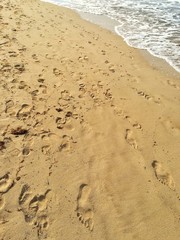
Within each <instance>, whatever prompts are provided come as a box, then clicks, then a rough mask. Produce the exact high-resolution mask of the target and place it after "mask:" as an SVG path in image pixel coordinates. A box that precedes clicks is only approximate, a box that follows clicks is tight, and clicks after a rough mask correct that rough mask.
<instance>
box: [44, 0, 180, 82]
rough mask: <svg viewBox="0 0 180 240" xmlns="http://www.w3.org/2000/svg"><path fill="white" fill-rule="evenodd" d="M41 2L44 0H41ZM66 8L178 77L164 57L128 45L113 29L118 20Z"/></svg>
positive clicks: (156, 66)
mask: <svg viewBox="0 0 180 240" xmlns="http://www.w3.org/2000/svg"><path fill="white" fill-rule="evenodd" d="M42 2H46V1H43V0H42ZM47 3H50V4H54V5H56V6H59V7H64V6H63V5H59V4H56V3H51V2H48V1H47ZM65 8H67V9H70V10H72V11H74V12H76V13H77V14H78V15H80V16H81V18H82V19H84V20H86V21H89V22H90V23H93V24H96V25H98V26H101V27H102V28H104V29H107V30H110V31H111V32H113V33H114V34H116V35H117V36H119V37H120V38H121V39H123V41H124V42H125V43H126V44H127V45H128V46H129V47H131V48H134V49H137V50H139V51H140V53H142V56H143V57H144V59H145V60H146V61H148V62H149V63H150V65H151V66H152V67H154V68H156V69H159V70H160V71H161V72H165V73H166V74H167V75H168V76H169V77H170V76H171V74H172V76H173V77H175V78H177V79H178V78H179V79H180V72H178V71H177V70H176V69H175V68H174V67H173V66H172V65H171V64H170V63H168V62H167V61H166V60H165V59H163V58H162V57H157V56H155V55H153V54H152V53H150V52H149V51H148V50H146V49H141V48H136V47H133V46H131V45H129V44H128V43H127V42H126V40H125V39H124V38H123V37H122V36H121V35H119V34H118V33H117V32H116V31H115V26H116V25H118V21H116V20H113V19H111V18H110V17H108V16H104V15H97V14H93V13H85V12H81V11H79V10H76V9H73V8H70V7H65Z"/></svg>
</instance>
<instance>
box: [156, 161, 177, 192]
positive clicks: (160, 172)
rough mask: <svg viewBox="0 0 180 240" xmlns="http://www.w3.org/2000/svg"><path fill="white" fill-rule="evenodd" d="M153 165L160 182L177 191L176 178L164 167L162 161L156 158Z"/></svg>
mask: <svg viewBox="0 0 180 240" xmlns="http://www.w3.org/2000/svg"><path fill="white" fill-rule="evenodd" d="M152 167H153V168H154V171H155V175H156V177H157V179H158V180H159V182H161V183H162V184H164V185H166V186H168V187H169V188H170V189H172V190H173V191H175V182H174V179H173V177H172V176H171V174H170V173H169V172H168V171H166V170H165V169H164V168H163V167H162V165H161V163H159V162H158V161H156V160H155V161H153V163H152Z"/></svg>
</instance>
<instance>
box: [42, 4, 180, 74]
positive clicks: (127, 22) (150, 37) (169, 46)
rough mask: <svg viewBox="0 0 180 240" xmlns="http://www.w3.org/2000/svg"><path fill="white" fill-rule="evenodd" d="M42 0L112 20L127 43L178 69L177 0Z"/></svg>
mask: <svg viewBox="0 0 180 240" xmlns="http://www.w3.org/2000/svg"><path fill="white" fill-rule="evenodd" d="M44 1H47V2H51V3H55V4H57V5H62V6H65V7H69V8H72V9H76V10H78V11H82V12H86V13H93V14H98V15H99V14H100V15H105V16H108V17H109V18H111V19H114V20H116V21H117V25H116V26H115V27H114V28H115V31H116V33H117V34H118V35H120V36H122V37H123V38H124V39H125V41H126V42H127V43H128V44H129V45H130V46H133V47H136V48H140V49H146V50H148V51H149V52H150V53H151V54H153V55H154V56H157V57H160V58H163V59H165V60H166V61H167V62H168V63H169V64H170V65H171V66H173V67H174V68H175V69H176V70H177V71H178V72H180V0H151V1H149V0H101V1H99V0H96V1H95V0H89V1H85V0H44Z"/></svg>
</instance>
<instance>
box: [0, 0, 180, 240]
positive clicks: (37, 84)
mask: <svg viewBox="0 0 180 240" xmlns="http://www.w3.org/2000/svg"><path fill="white" fill-rule="evenodd" d="M0 14H1V18H0V25H1V29H0V33H1V34H0V47H1V49H0V52H1V63H0V82H1V85H0V86H1V87H0V92H1V96H0V113H1V121H0V133H1V137H0V153H1V154H0V215H1V219H0V236H1V237H0V238H1V239H3V240H10V239H12V240H19V239H20V240H21V239H26V240H37V239H38V240H45V239H46V240H59V239H61V240H72V239H74V240H84V239H86V240H104V239H107V240H112V239H113V240H119V239H123V240H132V239H133V240H136V239H137V240H139V239H146V240H152V239H156V238H157V236H158V240H164V239H166V240H172V239H173V240H179V236H180V221H179V215H180V205H179V200H180V186H179V184H178V183H179V182H180V175H179V169H180V162H179V156H180V149H179V138H180V123H179V116H180V108H179V106H180V82H179V79H177V78H176V77H173V76H172V75H171V76H169V75H167V74H166V73H165V72H164V71H160V70H159V69H155V68H154V67H152V66H150V64H149V63H148V61H146V60H145V59H144V57H143V56H142V53H141V52H140V51H139V50H138V49H134V48H131V47H129V46H128V45H127V44H126V43H125V42H124V41H123V39H121V37H119V36H117V35H116V34H114V33H113V32H112V31H110V30H106V29H104V28H102V27H100V26H98V25H96V24H93V23H90V22H88V21H86V20H84V19H82V18H81V17H80V16H79V14H77V13H76V12H74V11H73V10H71V9H66V8H64V7H57V6H56V5H54V4H51V3H45V2H41V1H38V0H25V1H21V0H3V3H1V4H0Z"/></svg>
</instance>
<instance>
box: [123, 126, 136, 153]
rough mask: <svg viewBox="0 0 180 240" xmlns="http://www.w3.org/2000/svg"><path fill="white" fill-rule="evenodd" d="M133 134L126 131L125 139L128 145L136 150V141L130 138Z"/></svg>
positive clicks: (128, 130)
mask: <svg viewBox="0 0 180 240" xmlns="http://www.w3.org/2000/svg"><path fill="white" fill-rule="evenodd" d="M132 134H133V132H132V131H131V130H130V129H126V135H125V139H126V141H127V143H128V144H129V145H131V146H132V147H133V148H134V149H137V148H138V145H137V142H136V140H135V139H134V138H133V137H132Z"/></svg>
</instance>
